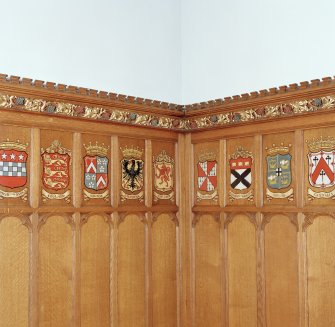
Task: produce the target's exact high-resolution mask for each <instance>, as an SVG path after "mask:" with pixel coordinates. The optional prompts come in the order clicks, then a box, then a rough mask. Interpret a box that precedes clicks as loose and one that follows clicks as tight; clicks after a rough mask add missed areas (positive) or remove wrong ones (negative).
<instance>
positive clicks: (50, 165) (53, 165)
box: [42, 152, 70, 191]
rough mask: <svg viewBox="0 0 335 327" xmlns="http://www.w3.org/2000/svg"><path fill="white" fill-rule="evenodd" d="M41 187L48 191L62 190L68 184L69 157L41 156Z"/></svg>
mask: <svg viewBox="0 0 335 327" xmlns="http://www.w3.org/2000/svg"><path fill="white" fill-rule="evenodd" d="M42 162H43V174H42V181H43V185H44V186H45V187H46V188H48V189H50V190H55V191H58V190H63V189H66V188H67V187H68V186H69V182H70V156H69V155H68V154H60V153H48V152H45V153H43V154H42Z"/></svg>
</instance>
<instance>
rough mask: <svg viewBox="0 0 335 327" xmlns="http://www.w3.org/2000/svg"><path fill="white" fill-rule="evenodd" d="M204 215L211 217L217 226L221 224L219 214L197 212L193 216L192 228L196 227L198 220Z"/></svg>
mask: <svg viewBox="0 0 335 327" xmlns="http://www.w3.org/2000/svg"><path fill="white" fill-rule="evenodd" d="M205 215H208V216H211V217H212V218H213V219H214V220H215V221H216V222H217V223H218V224H221V218H220V217H221V214H220V212H197V213H194V215H193V219H192V227H196V226H197V224H198V222H199V221H200V218H201V217H202V216H205Z"/></svg>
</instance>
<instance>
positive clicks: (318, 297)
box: [307, 216, 335, 327]
mask: <svg viewBox="0 0 335 327" xmlns="http://www.w3.org/2000/svg"><path fill="white" fill-rule="evenodd" d="M334 235H335V220H334V219H332V218H330V217H327V216H322V217H318V218H317V219H315V220H314V222H313V224H312V225H311V226H309V227H308V229H307V262H308V266H307V272H308V281H307V282H308V311H309V326H310V327H328V326H333V325H334V324H335V309H334V308H335V257H334V253H335V238H334Z"/></svg>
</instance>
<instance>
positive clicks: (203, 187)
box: [197, 152, 218, 201]
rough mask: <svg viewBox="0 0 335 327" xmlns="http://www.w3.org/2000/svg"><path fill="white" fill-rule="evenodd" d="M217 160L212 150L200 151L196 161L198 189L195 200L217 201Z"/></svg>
mask: <svg viewBox="0 0 335 327" xmlns="http://www.w3.org/2000/svg"><path fill="white" fill-rule="evenodd" d="M217 166H218V165H217V161H216V155H215V153H213V152H206V153H202V154H200V156H199V160H198V163H197V171H198V191H197V200H198V201H201V200H213V201H217V199H218V192H217Z"/></svg>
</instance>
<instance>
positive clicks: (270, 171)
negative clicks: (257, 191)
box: [266, 153, 292, 190]
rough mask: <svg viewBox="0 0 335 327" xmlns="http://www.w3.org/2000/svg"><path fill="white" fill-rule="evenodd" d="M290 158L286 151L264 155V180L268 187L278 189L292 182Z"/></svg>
mask: <svg viewBox="0 0 335 327" xmlns="http://www.w3.org/2000/svg"><path fill="white" fill-rule="evenodd" d="M291 159H292V157H291V155H290V154H288V153H287V154H276V155H274V156H267V157H266V162H267V178H266V181H267V185H268V187H269V188H272V189H276V190H280V189H283V188H286V187H289V186H290V184H291V182H292V174H291Z"/></svg>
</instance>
